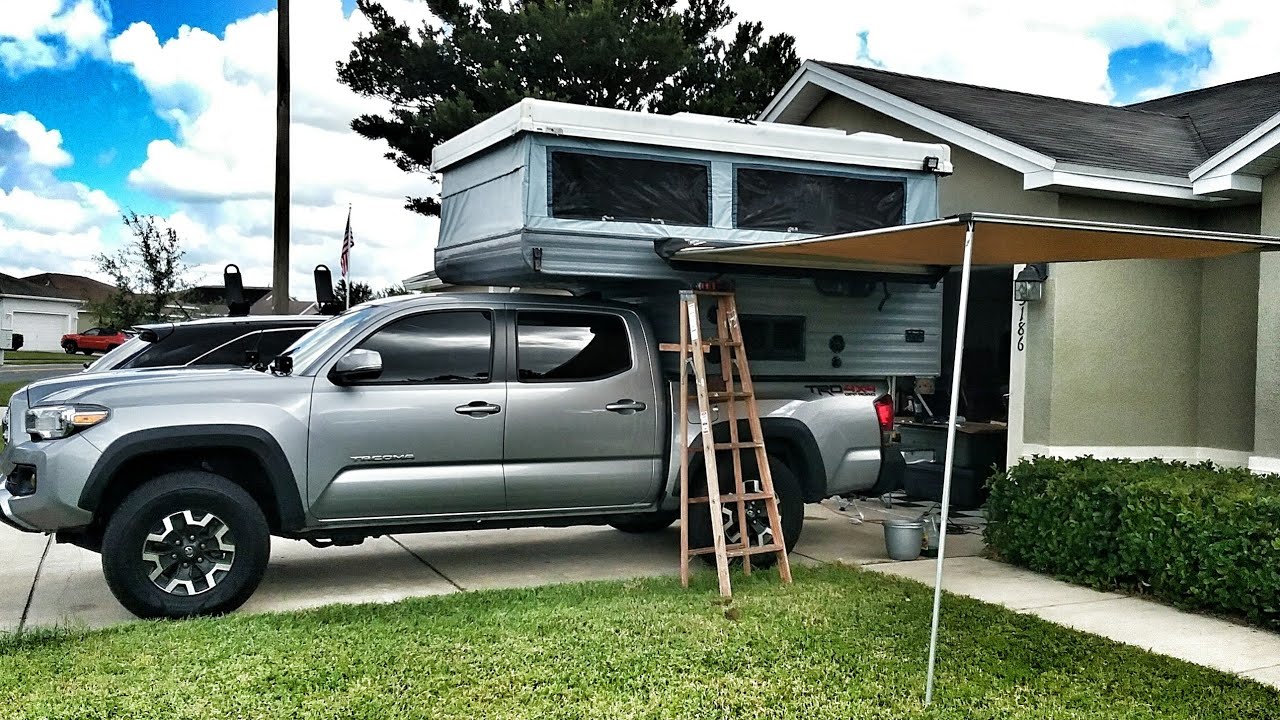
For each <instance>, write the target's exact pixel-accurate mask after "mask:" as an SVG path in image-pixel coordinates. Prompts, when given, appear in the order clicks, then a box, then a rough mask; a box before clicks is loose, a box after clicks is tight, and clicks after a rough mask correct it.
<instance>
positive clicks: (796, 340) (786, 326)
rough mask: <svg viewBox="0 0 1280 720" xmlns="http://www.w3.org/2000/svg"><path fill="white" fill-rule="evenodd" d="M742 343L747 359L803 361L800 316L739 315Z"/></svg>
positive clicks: (801, 321)
mask: <svg viewBox="0 0 1280 720" xmlns="http://www.w3.org/2000/svg"><path fill="white" fill-rule="evenodd" d="M739 319H740V320H741V322H742V344H743V348H744V349H745V350H746V352H747V357H748V358H749V359H751V360H804V316H802V315H742V316H740V318H739Z"/></svg>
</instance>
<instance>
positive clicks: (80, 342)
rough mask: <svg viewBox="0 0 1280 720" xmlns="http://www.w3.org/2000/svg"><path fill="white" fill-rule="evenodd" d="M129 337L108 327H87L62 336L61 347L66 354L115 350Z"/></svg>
mask: <svg viewBox="0 0 1280 720" xmlns="http://www.w3.org/2000/svg"><path fill="white" fill-rule="evenodd" d="M128 339H129V336H128V335H125V334H124V333H122V332H120V331H119V330H111V329H110V328H100V327H96V328H89V329H88V330H85V331H84V332H82V333H75V334H72V335H63V336H62V349H63V350H64V351H66V353H67V354H68V355H74V354H76V353H78V352H82V353H84V354H85V355H92V354H93V353H96V352H100V353H104V352H107V351H109V350H115V349H116V348H117V347H119V346H121V345H123V344H124V343H125V341H126V340H128Z"/></svg>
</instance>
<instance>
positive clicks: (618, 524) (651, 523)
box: [609, 510, 680, 534]
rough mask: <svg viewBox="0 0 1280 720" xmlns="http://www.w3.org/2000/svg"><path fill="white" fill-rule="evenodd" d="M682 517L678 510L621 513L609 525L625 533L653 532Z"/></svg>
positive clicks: (668, 525) (665, 527)
mask: <svg viewBox="0 0 1280 720" xmlns="http://www.w3.org/2000/svg"><path fill="white" fill-rule="evenodd" d="M679 519H680V512H679V511H678V510H659V511H657V512H648V513H632V514H630V515H619V516H617V517H616V518H614V519H613V520H611V521H609V526H610V527H612V528H614V529H616V530H621V531H622V532H624V533H634V534H643V533H652V532H658V531H659V530H666V529H667V528H669V527H671V523H673V522H675V521H677V520H679Z"/></svg>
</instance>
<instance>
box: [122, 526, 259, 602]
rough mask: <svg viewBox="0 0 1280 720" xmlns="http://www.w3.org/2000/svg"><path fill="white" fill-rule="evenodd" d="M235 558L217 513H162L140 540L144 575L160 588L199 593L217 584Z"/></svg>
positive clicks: (226, 528) (228, 529) (231, 540)
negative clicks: (145, 535) (158, 520)
mask: <svg viewBox="0 0 1280 720" xmlns="http://www.w3.org/2000/svg"><path fill="white" fill-rule="evenodd" d="M235 558H236V545H235V537H234V535H233V534H232V533H231V527H230V526H229V525H227V524H226V522H224V521H223V520H222V519H221V518H219V517H218V516H217V515H214V514H213V513H211V512H204V511H199V510H181V511H178V512H175V513H171V514H170V515H167V516H165V517H164V518H162V519H161V520H160V522H158V523H157V524H156V525H155V526H154V527H152V528H151V532H150V533H149V534H148V535H147V537H146V539H145V540H144V541H143V543H142V561H143V565H144V569H145V570H146V571H147V576H148V577H149V578H150V579H151V582H152V583H153V584H154V585H155V586H156V587H157V588H159V589H160V590H162V591H164V592H166V593H168V594H170V595H177V596H184V597H185V596H191V595H199V594H201V593H205V592H208V591H210V590H212V589H213V588H215V587H217V585H218V583H219V582H220V581H221V580H222V579H223V578H224V577H226V574H227V573H229V572H231V566H232V564H233V563H234V562H235Z"/></svg>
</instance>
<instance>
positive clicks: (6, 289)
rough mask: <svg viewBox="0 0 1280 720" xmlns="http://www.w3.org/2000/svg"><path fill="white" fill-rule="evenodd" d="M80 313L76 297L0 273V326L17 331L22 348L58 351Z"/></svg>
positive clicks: (78, 300)
mask: <svg viewBox="0 0 1280 720" xmlns="http://www.w3.org/2000/svg"><path fill="white" fill-rule="evenodd" d="M79 314H80V299H79V298H75V297H66V296H65V294H64V293H61V292H59V291H57V290H53V289H50V288H48V287H44V286H41V285H36V284H34V283H31V282H28V281H26V280H23V279H21V278H16V277H13V276H12V275H5V274H3V273H0V329H4V330H12V331H13V332H15V333H20V334H21V335H22V340H23V346H22V349H23V350H45V351H49V352H58V351H60V350H61V349H62V346H61V340H62V336H63V335H65V334H67V333H70V332H75V331H76V326H77V322H78V318H79Z"/></svg>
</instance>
